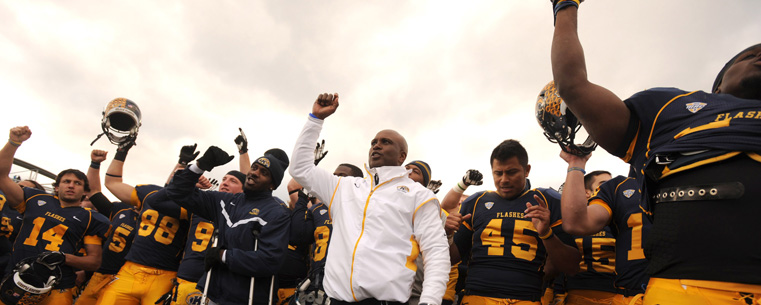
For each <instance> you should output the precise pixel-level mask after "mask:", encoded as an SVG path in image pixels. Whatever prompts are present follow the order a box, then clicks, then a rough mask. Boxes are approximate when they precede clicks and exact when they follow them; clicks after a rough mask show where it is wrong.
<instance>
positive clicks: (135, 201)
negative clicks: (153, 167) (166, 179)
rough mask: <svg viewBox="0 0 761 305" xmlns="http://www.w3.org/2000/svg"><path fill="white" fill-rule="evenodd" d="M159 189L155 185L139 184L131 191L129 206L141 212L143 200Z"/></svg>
mask: <svg viewBox="0 0 761 305" xmlns="http://www.w3.org/2000/svg"><path fill="white" fill-rule="evenodd" d="M159 189H161V187H160V186H158V185H155V184H141V185H138V186H135V189H134V190H133V191H132V196H131V198H130V204H132V205H133V206H136V207H137V209H138V210H141V209H142V208H143V201H144V200H145V197H148V195H150V194H151V193H154V192H156V191H158V190H159Z"/></svg>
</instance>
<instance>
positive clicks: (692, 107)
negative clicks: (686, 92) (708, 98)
mask: <svg viewBox="0 0 761 305" xmlns="http://www.w3.org/2000/svg"><path fill="white" fill-rule="evenodd" d="M706 105H708V104H706V103H701V102H694V103H688V104H685V105H684V106H685V107H687V110H689V111H690V112H692V113H695V112H698V111H700V109H703V107H705V106H706Z"/></svg>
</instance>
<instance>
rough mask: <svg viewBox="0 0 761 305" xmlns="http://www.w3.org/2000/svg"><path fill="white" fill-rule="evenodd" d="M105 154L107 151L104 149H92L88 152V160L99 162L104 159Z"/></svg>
mask: <svg viewBox="0 0 761 305" xmlns="http://www.w3.org/2000/svg"><path fill="white" fill-rule="evenodd" d="M106 155H108V152H107V151H105V150H100V149H93V150H92V152H91V153H90V161H92V162H95V163H101V162H103V161H106Z"/></svg>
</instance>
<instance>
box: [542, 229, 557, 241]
mask: <svg viewBox="0 0 761 305" xmlns="http://www.w3.org/2000/svg"><path fill="white" fill-rule="evenodd" d="M554 235H555V233H552V229H550V232H548V233H547V234H544V235H539V238H540V239H541V240H548V239H550V238H552V236H554Z"/></svg>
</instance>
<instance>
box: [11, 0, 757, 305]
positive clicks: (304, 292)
mask: <svg viewBox="0 0 761 305" xmlns="http://www.w3.org/2000/svg"><path fill="white" fill-rule="evenodd" d="M579 4H580V1H577V0H556V1H554V4H553V5H554V9H555V18H556V19H555V22H556V27H555V33H554V37H553V44H552V66H553V76H554V80H555V83H556V84H557V91H558V97H557V98H558V99H559V98H560V97H562V99H563V102H562V103H563V105H567V106H568V108H569V109H570V110H572V111H573V113H574V114H575V115H576V117H578V119H579V120H580V121H581V123H583V125H584V126H585V128H586V129H587V131H588V132H589V133H590V135H591V136H592V137H593V138H594V139H595V141H596V142H597V143H598V144H599V145H600V146H601V147H602V148H604V149H605V150H607V151H608V152H610V153H611V154H613V155H615V156H618V157H620V158H621V159H622V160H624V161H625V162H627V163H629V164H630V165H631V171H630V173H629V175H628V176H627V177H625V176H617V177H612V176H611V174H610V173H609V172H606V171H604V170H597V171H591V172H589V173H587V172H586V171H587V168H586V162H587V160H588V159H589V158H590V155H589V154H583V153H578V150H576V149H575V148H574V145H573V144H571V145H570V146H564V147H563V151H562V152H561V153H560V157H561V158H562V159H563V160H565V161H566V162H567V163H568V167H567V168H566V169H565V172H562V171H561V172H559V174H565V175H566V176H565V177H566V179H565V183H564V186H563V188H562V192H559V191H556V190H554V189H552V188H542V187H534V186H532V185H531V183H530V182H529V180H528V179H527V178H528V175H529V172H530V170H531V165H530V164H529V154H528V152H527V151H526V150H525V149H524V147H523V146H522V145H521V144H520V143H519V142H518V141H516V140H505V141H502V142H501V143H499V144H498V145H497V146H496V147H495V148H494V150H493V151H492V154H491V156H490V159H489V160H488V162H489V165H490V173H491V175H492V177H493V179H494V187H495V190H494V191H484V192H477V193H475V194H471V195H469V196H467V195H464V193H465V191H466V190H467V188H468V187H469V186H471V185H479V184H481V183H482V174H481V173H480V172H478V171H477V170H469V171H468V172H466V173H465V175H464V176H463V177H462V179H461V180H459V181H458V182H457V184H456V185H455V186H454V187H453V188H452V189H451V190H450V191H448V192H447V193H446V194H445V195H444V197H443V198H442V200H441V202H439V200H438V199H437V197H436V195H435V194H437V193H438V189H439V186H441V182H440V181H437V180H432V172H431V168H430V166H429V165H428V164H427V163H426V162H423V161H420V160H416V161H412V162H408V161H407V156H408V154H409V153H410V152H409V151H408V146H407V142H406V140H405V139H404V137H403V136H402V135H400V134H399V133H397V132H395V131H393V130H382V131H380V132H378V133H377V134H376V136H375V138H374V139H372V141H371V145H370V149H369V152H368V163H367V165H365V166H364V168H360V167H357V166H355V165H351V164H345V163H344V164H341V165H340V166H338V167H337V168H336V169H335V170H333V171H327V170H325V169H321V168H319V167H318V163H319V162H320V160H322V159H323V158H324V157H325V154H326V152H323V151H322V148H323V147H324V146H323V144H324V142H323V143H318V144H317V149H314V151H313V148H314V143H315V142H316V141H317V139H318V138H319V133H320V131H321V128H322V125H323V124H324V122H325V121H326V119H327V118H328V117H330V116H331V115H333V114H334V113H335V112H336V110H337V108H338V105H339V97H338V94H321V95H319V97H318V98H317V100H316V101H315V103H314V104H313V106H312V111H311V113H310V116H309V117H308V118H307V123H306V124H305V127H304V129H303V131H302V133H301V134H300V135H299V137H298V140H297V144H296V148H295V149H294V151H293V153H292V154H291V157H292V158H293V160H290V159H289V157H288V154H287V153H286V152H284V151H283V150H281V149H277V148H273V149H269V150H267V151H266V152H265V153H264V154H263V155H262V156H261V157H259V158H257V159H255V160H254V161H253V162H251V161H250V159H249V156H248V140H247V138H246V137H245V135H244V134H243V132H242V131H241V134H240V136H238V137H237V138H236V139H235V143H236V144H237V145H238V152H239V164H240V170H234V171H230V172H228V173H227V174H226V175H225V176H224V177H222V179H221V184H218V182H217V181H215V180H214V179H212V180H209V179H207V178H206V177H204V176H203V173H204V172H206V171H211V170H212V169H213V168H214V167H217V166H220V165H223V164H226V163H228V162H230V161H231V160H232V159H234V156H231V155H229V154H227V153H226V152H225V151H223V150H221V149H220V148H218V147H215V146H212V147H209V148H208V149H207V150H206V151H205V152H204V153H203V155H201V156H200V157H198V156H199V155H200V152H198V151H196V146H195V145H189V146H185V147H183V148H182V149H181V150H180V156H179V160H178V163H177V164H176V165H174V168H173V169H172V170H171V171H170V175H169V178H168V179H167V181H166V184H164V185H163V186H161V185H155V184H140V185H134V186H133V185H128V184H125V183H124V182H123V181H122V178H123V177H122V175H123V168H124V166H128V165H126V164H125V163H127V161H126V160H127V155H128V152H129V150H130V149H131V148H132V146H133V145H134V143H135V140H136V136H137V135H136V134H134V135H131V136H130V137H126V138H123V139H120V141H119V143H118V144H119V145H118V148H117V150H116V152H115V154H114V157H113V159H112V161H111V163H110V164H109V166H108V169H107V170H106V172H105V175H104V176H105V179H104V181H103V185H104V186H105V187H106V189H107V190H108V191H109V192H110V193H111V194H112V195H113V196H114V197H116V198H118V200H119V202H110V201H109V200H108V199H107V198H106V196H104V195H103V194H102V187H101V182H100V176H101V173H100V165H101V163H102V162H104V161H106V160H107V155H108V153H107V152H105V151H100V150H94V151H93V152H92V154H91V160H92V163H91V165H90V167H89V168H88V170H87V173H83V172H81V171H79V170H76V169H69V170H65V171H62V172H61V173H60V174H59V175H58V177H57V178H56V180H55V183H54V184H53V186H54V188H55V191H54V193H53V194H49V193H46V192H45V191H44V190H43V189H41V187H40V186H39V184H36V183H35V182H34V181H20V182H17V181H13V180H12V179H11V178H10V177H9V173H10V167H11V164H12V161H13V156H14V155H15V153H16V151H17V150H18V149H20V147H21V146H22V144H23V142H25V141H27V140H29V139H30V137H31V135H32V132H31V130H30V129H29V128H28V127H15V128H12V129H11V130H10V133H9V140H8V143H6V144H5V145H4V146H3V148H2V149H1V150H0V191H2V193H3V194H2V197H0V204H2V213H3V215H2V216H3V218H2V230H1V232H0V233H2V235H0V250H2V252H1V253H0V254H2V260H0V264H3V265H4V271H5V276H4V281H3V282H2V285H1V286H0V300H1V301H2V302H3V303H5V304H35V303H39V304H73V303H74V302H75V301H76V304H204V303H205V302H208V303H209V304H246V303H248V304H252V303H253V304H275V303H281V304H282V303H285V302H290V303H291V304H314V305H324V304H328V302H330V303H331V304H333V305H347V304H350V303H357V304H361V305H400V304H426V305H444V304H465V305H497V304H544V305H548V304H761V276H759V275H760V274H761V247H759V246H758V244H759V241H761V235H760V234H759V233H758V230H757V229H756V228H755V226H754V223H755V216H756V215H759V214H761V204H758V202H757V198H759V195H761V194H760V192H761V185H759V184H760V182H759V180H758V179H754V175H755V174H756V173H757V172H758V170H759V169H760V167H761V164H759V162H761V155H759V152H761V146H759V145H761V144H760V143H761V141H759V136H761V133H759V130H761V126H760V125H759V122H761V121H759V120H758V118H759V115H757V114H761V107H759V105H761V104H759V101H760V100H761V44H757V45H754V46H751V47H749V48H747V49H745V50H743V51H741V52H740V53H738V54H737V55H736V56H735V57H733V58H732V59H730V60H729V62H728V63H727V65H726V66H725V67H724V68H723V69H722V70H721V72H720V73H719V75H718V76H717V78H716V81H715V82H714V86H713V88H712V91H711V92H703V91H692V92H688V91H682V90H679V89H675V88H656V89H651V90H646V91H643V92H640V93H637V94H635V95H634V96H632V97H630V98H629V99H626V100H621V99H620V98H618V97H617V96H616V95H614V94H613V93H612V92H610V91H608V90H606V89H605V88H603V87H600V86H598V85H595V84H593V83H591V82H589V81H588V80H587V76H586V67H585V58H584V53H583V51H582V48H581V43H580V42H579V39H578V35H577V33H576V24H577V10H578V8H579ZM547 98H552V97H547ZM124 101H125V100H123V99H122V100H120V102H121V104H120V105H121V107H124V106H125V105H127V104H126V103H124ZM130 102H131V101H130ZM560 104H561V103H560V102H558V103H555V104H552V103H549V104H548V105H555V106H556V107H560ZM546 112H547V113H550V114H554V115H557V116H565V114H564V113H563V114H561V113H560V111H546ZM543 127H544V128H545V130H548V129H552V127H551V126H543ZM259 144H261V143H257V145H259ZM312 153H314V154H312ZM312 156H313V158H312ZM482 161H483V162H485V161H486V160H482ZM291 162H293V164H291ZM476 165H477V164H476ZM289 167H290V174H291V176H292V177H294V180H292V181H289V182H288V183H287V188H288V193H289V195H290V197H289V198H288V201H287V202H285V201H283V200H280V199H279V198H277V197H274V196H273V195H272V191H273V190H275V189H277V188H278V187H279V186H280V185H281V184H282V182H283V181H282V180H283V177H284V174H285V171H286V170H288V168H289ZM474 167H477V166H474ZM167 169H169V168H167ZM217 186H218V187H219V189H218V190H215V189H216V187H217ZM643 296H644V298H643Z"/></svg>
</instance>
